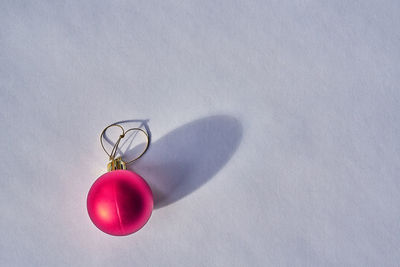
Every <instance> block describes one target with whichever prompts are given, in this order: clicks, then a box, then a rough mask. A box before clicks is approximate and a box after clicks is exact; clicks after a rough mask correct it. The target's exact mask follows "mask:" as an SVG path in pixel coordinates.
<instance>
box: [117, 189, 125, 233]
mask: <svg viewBox="0 0 400 267" xmlns="http://www.w3.org/2000/svg"><path fill="white" fill-rule="evenodd" d="M115 187H116V185H115V184H114V204H115V209H116V210H117V216H118V222H119V229H121V231H122V232H125V231H124V228H123V226H122V221H121V215H120V213H119V206H118V203H117V202H118V200H117V194H116V192H115Z"/></svg>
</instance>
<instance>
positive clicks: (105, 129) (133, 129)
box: [100, 124, 150, 164]
mask: <svg viewBox="0 0 400 267" xmlns="http://www.w3.org/2000/svg"><path fill="white" fill-rule="evenodd" d="M114 126H116V127H119V128H120V129H121V130H122V134H121V135H120V136H119V138H118V140H117V142H115V145H114V147H113V149H112V150H111V153H108V152H107V150H106V148H105V147H104V144H103V138H104V134H105V133H106V131H107V130H108V129H109V128H110V127H114ZM130 131H139V132H142V133H143V134H144V135H145V136H146V147H145V148H144V149H143V151H142V153H140V154H139V155H138V156H137V157H136V158H134V159H132V160H130V161H128V162H124V163H125V164H130V163H132V162H134V161H136V160H138V159H139V158H141V157H142V156H143V155H144V153H146V151H147V149H148V148H149V145H150V138H149V134H148V133H147V132H146V131H144V130H143V129H141V128H130V129H128V130H126V131H125V130H124V128H123V127H122V126H121V125H119V124H111V125H109V126H107V127H106V128H104V130H103V131H102V132H101V134H100V144H101V147H102V148H103V150H104V152H106V154H107V155H108V156H109V157H110V160H111V161H114V160H115V156H116V153H117V150H118V146H119V142H120V141H121V139H122V138H124V137H125V136H126V133H128V132H130Z"/></svg>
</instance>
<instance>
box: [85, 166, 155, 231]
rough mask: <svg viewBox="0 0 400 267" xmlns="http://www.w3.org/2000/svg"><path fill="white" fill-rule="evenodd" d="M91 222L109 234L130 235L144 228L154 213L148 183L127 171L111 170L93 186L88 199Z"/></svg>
mask: <svg viewBox="0 0 400 267" xmlns="http://www.w3.org/2000/svg"><path fill="white" fill-rule="evenodd" d="M87 209H88V213H89V217H90V219H91V220H92V222H93V223H94V224H95V225H96V226H97V228H99V229H100V230H101V231H103V232H105V233H107V234H110V235H119V236H120V235H129V234H132V233H134V232H136V231H138V230H139V229H140V228H142V227H143V226H144V225H145V224H146V222H147V221H148V220H149V218H150V216H151V213H152V211H153V194H152V192H151V189H150V187H149V185H148V184H147V183H146V181H145V180H144V179H143V178H142V177H140V176H139V175H138V174H136V173H134V172H131V171H127V170H115V171H110V172H107V173H105V174H103V175H102V176H100V177H99V178H98V179H97V180H96V181H95V182H94V184H93V185H92V187H91V188H90V190H89V193H88V197H87Z"/></svg>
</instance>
